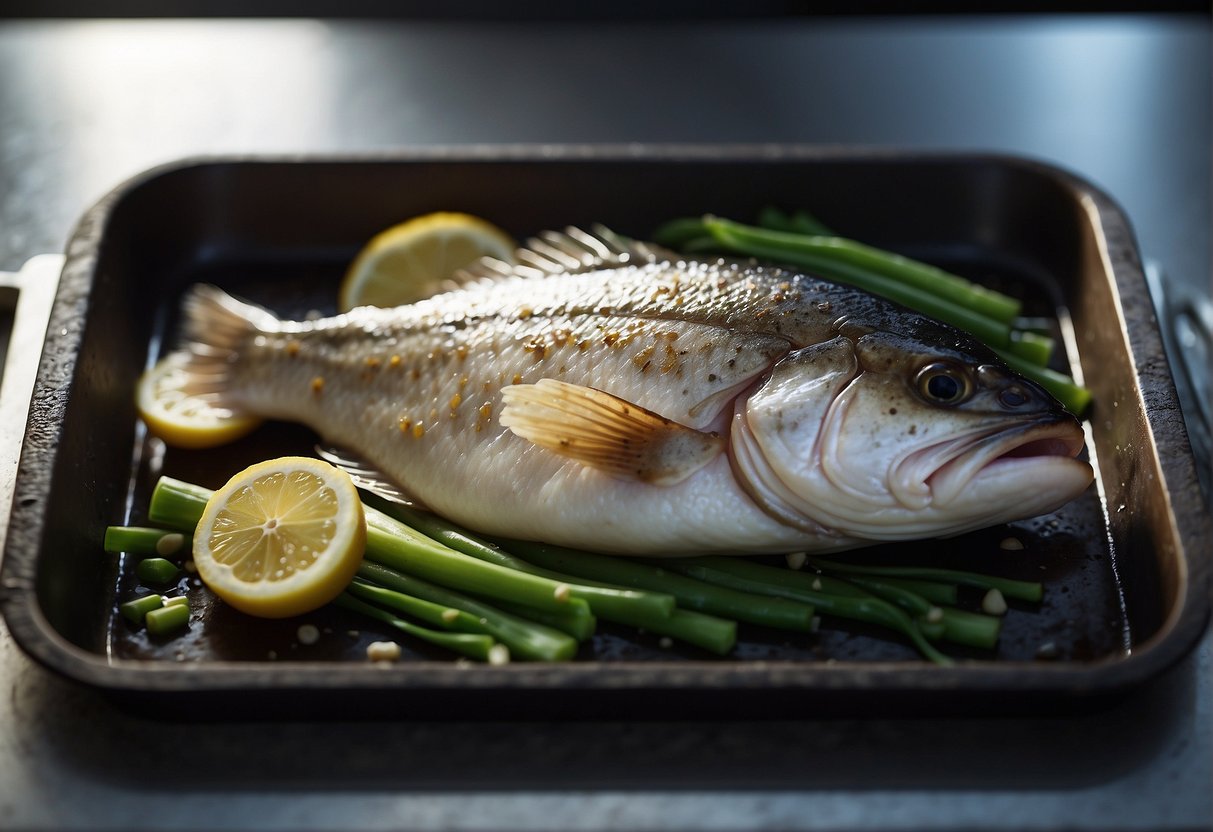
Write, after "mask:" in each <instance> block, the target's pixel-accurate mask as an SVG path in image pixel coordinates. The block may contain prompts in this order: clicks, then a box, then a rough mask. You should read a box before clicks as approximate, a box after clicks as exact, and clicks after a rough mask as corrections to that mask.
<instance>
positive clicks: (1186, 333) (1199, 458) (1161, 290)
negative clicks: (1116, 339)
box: [1145, 262, 1213, 504]
mask: <svg viewBox="0 0 1213 832" xmlns="http://www.w3.org/2000/svg"><path fill="white" fill-rule="evenodd" d="M1145 271H1146V282H1147V284H1148V285H1149V287H1150V294H1151V295H1153V298H1154V306H1155V308H1156V309H1157V311H1158V314H1159V318H1160V320H1161V322H1162V335H1163V345H1164V346H1165V348H1166V350H1167V355H1168V356H1169V357H1170V359H1171V364H1172V367H1174V369H1175V388H1176V392H1177V393H1178V394H1179V401H1180V406H1181V407H1182V408H1183V413H1184V421H1185V423H1186V425H1187V428H1188V440H1189V441H1190V442H1191V444H1192V455H1193V456H1194V457H1195V458H1196V472H1197V475H1198V477H1199V478H1200V481H1201V486H1202V487H1203V489H1204V492H1205V501H1206V503H1210V504H1213V482H1211V479H1213V474H1211V473H1210V467H1211V465H1210V464H1211V462H1213V380H1211V379H1213V377H1211V375H1210V372H1209V368H1210V367H1211V366H1213V303H1211V302H1210V300H1209V298H1208V297H1205V296H1203V295H1200V294H1196V293H1194V292H1191V291H1184V287H1182V286H1180V285H1179V284H1177V283H1176V282H1175V281H1173V280H1169V279H1168V278H1167V276H1166V274H1165V273H1164V272H1163V270H1162V267H1161V266H1160V265H1159V264H1158V263H1156V262H1147V263H1146V270H1145Z"/></svg>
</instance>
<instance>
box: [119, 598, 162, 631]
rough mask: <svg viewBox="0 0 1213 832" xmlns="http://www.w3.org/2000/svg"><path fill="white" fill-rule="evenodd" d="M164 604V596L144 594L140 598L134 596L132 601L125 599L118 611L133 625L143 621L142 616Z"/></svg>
mask: <svg viewBox="0 0 1213 832" xmlns="http://www.w3.org/2000/svg"><path fill="white" fill-rule="evenodd" d="M163 606H164V597H163V596H161V595H144V596H143V597H141V598H136V599H135V600H133V601H127V602H126V603H125V604H123V605H122V606H120V607H118V612H120V613H122V617H123V618H125V619H126V620H127V621H129V622H131V623H132V624H134V625H135V626H138V625H140V624H142V623H143V619H144V617H145V616H146V615H147V614H148V613H149V612H151V611H152V610H158V609H160V608H161V607H163Z"/></svg>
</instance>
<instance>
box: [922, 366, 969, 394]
mask: <svg viewBox="0 0 1213 832" xmlns="http://www.w3.org/2000/svg"><path fill="white" fill-rule="evenodd" d="M917 383H918V393H919V395H920V396H922V397H923V398H924V399H926V400H927V401H928V402H931V403H932V404H959V403H960V402H962V401H964V400H965V399H967V398H968V397H969V394H970V393H971V392H972V385H970V384H969V377H968V376H967V375H966V374H965V372H964V371H963V370H961V369H960V368H959V367H955V366H953V365H951V364H946V363H944V362H941V361H937V362H935V363H933V364H928V365H927V366H925V367H923V368H922V369H921V370H919V371H918V377H917Z"/></svg>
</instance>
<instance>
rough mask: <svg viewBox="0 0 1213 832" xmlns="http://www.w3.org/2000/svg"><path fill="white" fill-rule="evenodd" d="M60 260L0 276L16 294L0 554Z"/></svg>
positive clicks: (0, 485)
mask: <svg viewBox="0 0 1213 832" xmlns="http://www.w3.org/2000/svg"><path fill="white" fill-rule="evenodd" d="M63 261H64V257H63V255H62V254H40V255H38V256H37V257H32V258H30V259H29V260H28V261H26V263H25V265H23V266H22V267H21V270H20V271H16V272H0V289H3V290H8V291H7V292H5V293H4V294H5V296H6V298H8V297H11V294H12V290H16V304H15V306H12V307H11V312H10V314H11V315H12V321H13V328H12V331H11V333H10V335H9V341H8V352H7V353H6V355H5V360H4V367H3V368H2V374H0V552H3V551H4V542H5V539H6V538H7V536H8V517H9V510H10V508H11V506H12V501H13V481H14V479H15V478H16V474H17V460H18V459H19V458H20V456H21V444H22V442H23V441H24V439H25V423H26V418H27V417H28V415H29V406H30V396H31V395H32V393H33V391H34V379H35V377H36V376H37V375H38V363H39V361H40V359H41V357H42V343H43V341H44V340H45V338H46V327H47V324H48V323H49V322H50V317H51V305H52V304H53V303H54V300H55V291H56V290H57V289H58V287H59V275H60V273H61V272H62V271H63ZM3 305H9V304H3Z"/></svg>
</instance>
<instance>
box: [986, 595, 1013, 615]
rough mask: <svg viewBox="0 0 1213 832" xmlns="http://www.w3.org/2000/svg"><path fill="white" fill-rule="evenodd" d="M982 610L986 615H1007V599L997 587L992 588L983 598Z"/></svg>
mask: <svg viewBox="0 0 1213 832" xmlns="http://www.w3.org/2000/svg"><path fill="white" fill-rule="evenodd" d="M981 611H982V612H984V613H985V614H986V615H1006V613H1007V599H1006V598H1004V597H1003V596H1002V593H1001V592H1000V591H998V590H997V589H991V590H990V591H989V592H987V593H986V594H985V597H983V598H982V599H981Z"/></svg>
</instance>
